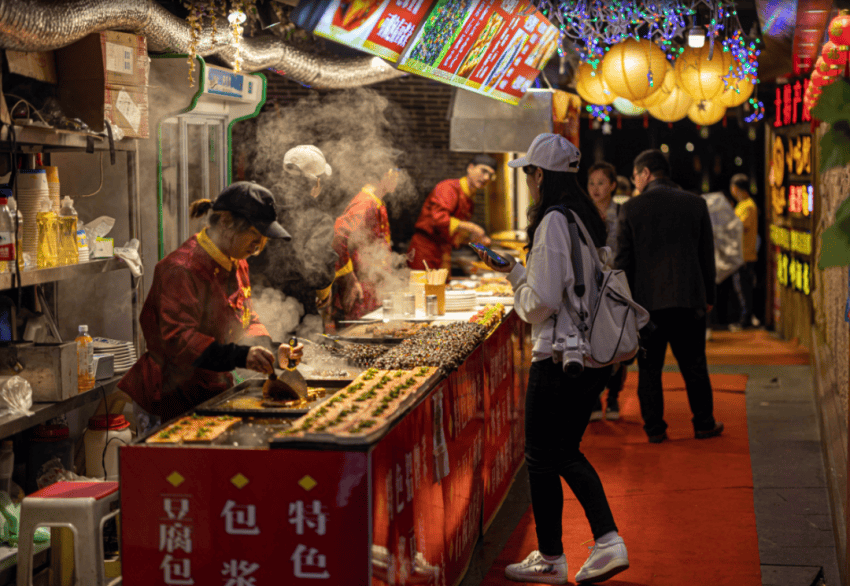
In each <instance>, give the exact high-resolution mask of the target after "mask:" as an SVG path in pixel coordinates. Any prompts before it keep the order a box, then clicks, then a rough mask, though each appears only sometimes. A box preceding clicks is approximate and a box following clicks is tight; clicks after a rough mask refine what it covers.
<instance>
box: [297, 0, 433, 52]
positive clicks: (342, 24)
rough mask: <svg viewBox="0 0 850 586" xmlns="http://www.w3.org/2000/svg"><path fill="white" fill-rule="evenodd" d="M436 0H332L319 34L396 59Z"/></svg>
mask: <svg viewBox="0 0 850 586" xmlns="http://www.w3.org/2000/svg"><path fill="white" fill-rule="evenodd" d="M434 2H435V0H332V1H331V2H330V4H329V5H328V7H327V8H326V9H325V12H324V14H323V16H322V18H321V20H319V23H318V25H317V26H316V29H315V31H314V32H315V33H316V34H317V35H319V36H322V37H325V38H328V39H330V40H332V41H336V42H337V43H340V44H342V45H346V46H348V47H353V48H354V49H359V50H361V51H366V52H367V53H371V54H372V55H377V56H379V57H383V58H384V59H386V60H387V61H391V62H393V63H395V62H396V61H398V58H399V56H400V55H401V52H402V51H403V50H404V48H405V47H406V46H407V45H408V43H409V42H410V39H411V38H412V37H413V34H414V32H415V31H416V29H417V28H418V27H419V25H420V24H421V23H422V21H423V20H424V19H425V17H426V16H427V15H428V13H429V11H430V10H431V7H432V6H433V5H434Z"/></svg>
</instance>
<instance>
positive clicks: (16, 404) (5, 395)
mask: <svg viewBox="0 0 850 586" xmlns="http://www.w3.org/2000/svg"><path fill="white" fill-rule="evenodd" d="M0 406H4V407H8V408H9V409H10V410H11V411H12V413H14V414H16V415H26V416H30V415H35V413H34V412H33V411H30V407H32V387H31V386H30V384H29V382H27V380H26V379H23V378H21V377H19V376H13V377H12V378H10V379H9V380H7V381H6V382H5V383H4V384H3V387H2V388H0Z"/></svg>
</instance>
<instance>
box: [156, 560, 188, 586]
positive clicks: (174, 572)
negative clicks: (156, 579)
mask: <svg viewBox="0 0 850 586" xmlns="http://www.w3.org/2000/svg"><path fill="white" fill-rule="evenodd" d="M159 569H160V570H162V574H163V575H162V581H163V582H164V583H165V584H168V586H191V585H192V584H194V583H195V580H193V579H192V562H191V560H188V559H175V558H173V557H171V556H170V555H168V554H165V557H164V558H163V560H162V563H161V564H160V565H159Z"/></svg>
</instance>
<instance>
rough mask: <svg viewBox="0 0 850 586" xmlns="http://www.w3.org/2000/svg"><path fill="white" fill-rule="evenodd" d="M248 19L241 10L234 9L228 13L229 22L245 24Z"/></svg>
mask: <svg viewBox="0 0 850 586" xmlns="http://www.w3.org/2000/svg"><path fill="white" fill-rule="evenodd" d="M246 20H248V17H247V16H245V13H244V12H242V11H241V10H234V11H233V12H231V13H230V14H228V15H227V22H229V23H230V24H245V21H246Z"/></svg>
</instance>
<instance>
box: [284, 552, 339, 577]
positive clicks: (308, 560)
mask: <svg viewBox="0 0 850 586" xmlns="http://www.w3.org/2000/svg"><path fill="white" fill-rule="evenodd" d="M289 559H290V560H292V565H293V568H294V573H295V577H296V578H320V579H325V580H326V579H328V578H330V577H331V575H330V572H328V571H327V569H326V568H327V565H328V564H327V560H326V559H325V556H323V555H321V554H319V550H317V549H316V548H315V547H310V548H308V547H307V546H306V545H302V544H298V547H296V548H295V551H294V552H293V553H292V556H291V557H290V558H289ZM311 568H315V569H318V570H324V571H322V572H317V571H309V570H310V569H311Z"/></svg>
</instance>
